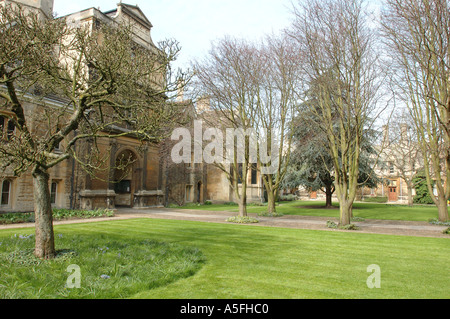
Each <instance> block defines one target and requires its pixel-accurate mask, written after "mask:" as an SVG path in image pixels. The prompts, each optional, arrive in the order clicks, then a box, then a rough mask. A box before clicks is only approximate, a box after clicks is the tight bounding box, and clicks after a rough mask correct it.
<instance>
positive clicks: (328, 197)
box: [325, 185, 333, 208]
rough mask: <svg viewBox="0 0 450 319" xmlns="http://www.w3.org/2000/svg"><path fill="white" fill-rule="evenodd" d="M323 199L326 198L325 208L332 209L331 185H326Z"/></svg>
mask: <svg viewBox="0 0 450 319" xmlns="http://www.w3.org/2000/svg"><path fill="white" fill-rule="evenodd" d="M325 198H326V204H325V207H326V208H331V207H333V202H332V198H333V191H332V185H327V186H326V187H325Z"/></svg>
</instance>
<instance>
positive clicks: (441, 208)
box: [437, 196, 448, 222]
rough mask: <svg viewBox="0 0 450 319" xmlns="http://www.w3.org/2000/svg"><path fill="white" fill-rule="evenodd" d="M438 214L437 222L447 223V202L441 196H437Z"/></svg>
mask: <svg viewBox="0 0 450 319" xmlns="http://www.w3.org/2000/svg"><path fill="white" fill-rule="evenodd" d="M438 201H439V202H438V205H437V207H438V212H439V220H440V221H441V222H447V221H448V206H447V200H446V199H445V198H444V197H443V196H442V197H441V196H439V199H438Z"/></svg>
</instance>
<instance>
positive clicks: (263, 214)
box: [257, 212, 284, 217]
mask: <svg viewBox="0 0 450 319" xmlns="http://www.w3.org/2000/svg"><path fill="white" fill-rule="evenodd" d="M257 215H258V216H263V217H281V216H284V214H283V213H278V212H275V213H269V212H261V213H258V214H257Z"/></svg>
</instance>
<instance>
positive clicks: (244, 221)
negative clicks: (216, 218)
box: [226, 216, 259, 224]
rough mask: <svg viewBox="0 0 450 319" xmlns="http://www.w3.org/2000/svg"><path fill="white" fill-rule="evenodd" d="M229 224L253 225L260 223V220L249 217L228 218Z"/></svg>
mask: <svg viewBox="0 0 450 319" xmlns="http://www.w3.org/2000/svg"><path fill="white" fill-rule="evenodd" d="M226 221H227V222H230V223H237V224H252V223H259V220H257V219H256V218H253V217H249V216H232V217H229V218H227V220H226Z"/></svg>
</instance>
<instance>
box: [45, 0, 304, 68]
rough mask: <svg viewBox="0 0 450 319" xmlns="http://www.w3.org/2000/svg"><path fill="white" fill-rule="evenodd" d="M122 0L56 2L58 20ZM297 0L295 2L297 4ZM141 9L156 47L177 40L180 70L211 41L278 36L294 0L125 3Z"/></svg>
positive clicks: (150, 0)
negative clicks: (161, 43)
mask: <svg viewBox="0 0 450 319" xmlns="http://www.w3.org/2000/svg"><path fill="white" fill-rule="evenodd" d="M118 1H119V0H89V1H88V0H77V1H67V0H55V3H54V12H55V13H56V14H57V15H58V16H63V15H66V14H69V13H74V12H77V11H81V10H84V9H87V8H91V7H96V8H100V10H101V11H108V10H111V9H114V8H115V7H116V5H117V3H118ZM295 2H296V0H294V3H295ZM123 3H127V4H131V5H138V6H139V8H141V10H142V11H143V12H144V14H145V15H146V16H147V18H148V19H149V20H150V22H151V23H152V24H153V29H152V32H151V36H152V39H153V42H154V43H157V42H159V41H162V40H164V39H168V38H173V39H176V40H177V41H178V42H179V43H180V45H181V47H182V49H181V53H180V56H179V59H178V62H177V66H179V67H182V68H187V67H189V62H190V61H191V60H192V59H201V58H202V57H203V56H204V55H206V54H207V53H208V50H209V49H210V48H211V41H214V40H216V39H220V38H222V37H224V36H235V37H240V38H241V37H242V38H248V39H250V40H257V39H260V38H262V37H264V35H267V34H270V33H277V32H279V31H280V30H282V29H283V28H285V27H287V26H288V25H289V24H290V23H291V21H292V18H293V16H292V13H291V9H292V0H129V1H127V0H124V1H123Z"/></svg>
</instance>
